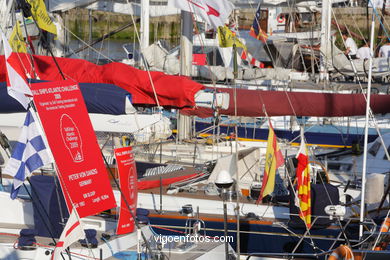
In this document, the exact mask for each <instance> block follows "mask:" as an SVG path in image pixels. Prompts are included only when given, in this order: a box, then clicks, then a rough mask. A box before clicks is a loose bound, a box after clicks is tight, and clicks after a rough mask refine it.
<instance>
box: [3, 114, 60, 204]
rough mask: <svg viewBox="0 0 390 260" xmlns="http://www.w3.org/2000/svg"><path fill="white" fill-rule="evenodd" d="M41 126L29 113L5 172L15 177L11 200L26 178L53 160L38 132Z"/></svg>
mask: <svg viewBox="0 0 390 260" xmlns="http://www.w3.org/2000/svg"><path fill="white" fill-rule="evenodd" d="M38 127H39V125H38V124H37V123H36V121H35V120H34V117H33V114H32V113H31V112H30V111H28V112H27V115H26V119H25V121H24V124H23V128H22V133H21V135H20V137H19V140H18V142H17V143H16V145H15V148H14V149H13V152H12V155H11V158H10V159H9V160H8V163H7V166H6V167H5V169H4V172H5V173H7V174H9V175H11V176H13V177H14V182H13V185H12V190H11V198H12V199H15V198H16V196H17V195H18V192H19V188H20V186H21V185H22V184H23V182H24V180H25V179H26V177H28V176H30V175H31V173H32V172H33V171H35V170H37V169H39V168H40V167H42V166H44V165H46V164H49V163H51V162H52V161H53V160H52V158H51V156H50V155H49V152H48V150H47V148H46V146H45V143H44V141H43V138H42V136H41V134H40V132H39V130H38Z"/></svg>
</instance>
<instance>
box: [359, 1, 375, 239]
mask: <svg viewBox="0 0 390 260" xmlns="http://www.w3.org/2000/svg"><path fill="white" fill-rule="evenodd" d="M373 8H375V6H374V7H373ZM374 11H375V9H374ZM374 32H375V17H374V15H372V20H371V38H370V49H371V55H372V53H374V51H373V49H374ZM372 58H373V57H372V56H371V57H370V59H369V63H368V68H369V70H368V82H367V105H366V122H365V124H366V125H365V128H364V152H363V169H362V195H361V202H360V226H359V238H362V236H363V221H364V212H365V201H364V200H365V193H366V172H367V143H368V119H369V114H370V98H371V77H372Z"/></svg>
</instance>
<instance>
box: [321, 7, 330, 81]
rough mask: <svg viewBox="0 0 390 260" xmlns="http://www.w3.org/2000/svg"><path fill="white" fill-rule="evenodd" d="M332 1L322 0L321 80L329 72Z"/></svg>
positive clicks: (325, 77)
mask: <svg viewBox="0 0 390 260" xmlns="http://www.w3.org/2000/svg"><path fill="white" fill-rule="evenodd" d="M331 10H332V2H331V1H330V0H323V1H322V16H321V58H320V80H325V79H327V74H328V71H327V70H328V68H327V64H328V53H329V41H330V26H331V22H330V20H331V19H330V18H331V15H330V13H331Z"/></svg>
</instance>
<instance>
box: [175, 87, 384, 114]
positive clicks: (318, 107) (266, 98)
mask: <svg viewBox="0 0 390 260" xmlns="http://www.w3.org/2000/svg"><path fill="white" fill-rule="evenodd" d="M217 91H218V92H220V93H224V92H225V93H229V95H230V103H229V108H228V109H227V110H220V111H219V112H220V114H222V115H232V116H234V115H235V109H236V106H235V103H236V104H237V116H249V117H261V116H265V112H266V113H267V114H268V116H287V115H291V116H294V115H296V116H318V117H343V116H360V115H365V114H366V100H365V98H364V95H363V94H333V93H314V92H288V91H263V90H248V89H236V95H237V102H234V99H235V98H234V96H235V94H234V92H235V90H234V89H228V88H218V89H217ZM389 102H390V95H371V109H372V111H373V113H374V114H385V113H389V112H390V106H389V104H390V103H389ZM182 113H183V114H186V115H196V116H199V117H210V116H213V110H212V109H207V108H195V109H185V110H183V111H182Z"/></svg>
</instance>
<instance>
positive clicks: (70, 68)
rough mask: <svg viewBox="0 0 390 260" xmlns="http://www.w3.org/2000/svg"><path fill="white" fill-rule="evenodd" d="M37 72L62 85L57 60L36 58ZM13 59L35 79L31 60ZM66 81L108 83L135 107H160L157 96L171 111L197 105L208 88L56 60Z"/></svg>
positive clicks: (127, 69) (2, 75) (0, 59)
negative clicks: (126, 94)
mask: <svg viewBox="0 0 390 260" xmlns="http://www.w3.org/2000/svg"><path fill="white" fill-rule="evenodd" d="M32 57H33V60H34V65H35V68H34V69H35V72H36V74H37V75H38V76H39V79H40V80H48V81H59V80H62V77H61V74H60V73H59V70H58V68H57V67H56V65H55V63H54V60H53V58H52V57H49V56H39V55H32ZM12 58H13V59H15V60H20V61H21V62H22V63H23V66H24V67H25V70H26V71H22V72H21V75H26V72H28V73H29V75H31V77H33V75H34V73H33V68H32V66H31V59H30V56H29V55H27V54H23V53H13V54H12ZM56 60H57V62H58V65H59V66H60V68H61V70H62V72H63V74H64V75H65V77H66V79H72V80H74V81H76V82H79V83H107V84H114V85H117V86H119V87H121V88H123V89H125V90H127V91H128V92H130V93H131V94H132V98H133V100H132V102H133V103H134V104H147V105H156V104H157V102H156V98H155V95H154V92H153V86H152V84H151V81H150V78H151V79H152V81H153V85H154V89H155V91H156V93H157V97H158V101H159V104H160V105H161V106H167V107H178V108H181V107H192V106H194V105H195V99H194V95H195V93H196V92H198V91H199V90H201V89H203V88H204V86H203V85H201V84H199V83H197V82H195V81H192V80H190V79H188V78H186V77H183V76H172V75H167V74H164V73H162V72H150V76H149V73H148V72H147V71H143V70H138V69H136V68H133V67H131V66H129V65H126V64H123V63H119V62H112V63H109V64H105V65H95V64H93V63H91V62H88V61H86V60H82V59H70V58H56ZM0 80H2V81H6V69H5V60H4V55H1V56H0Z"/></svg>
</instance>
